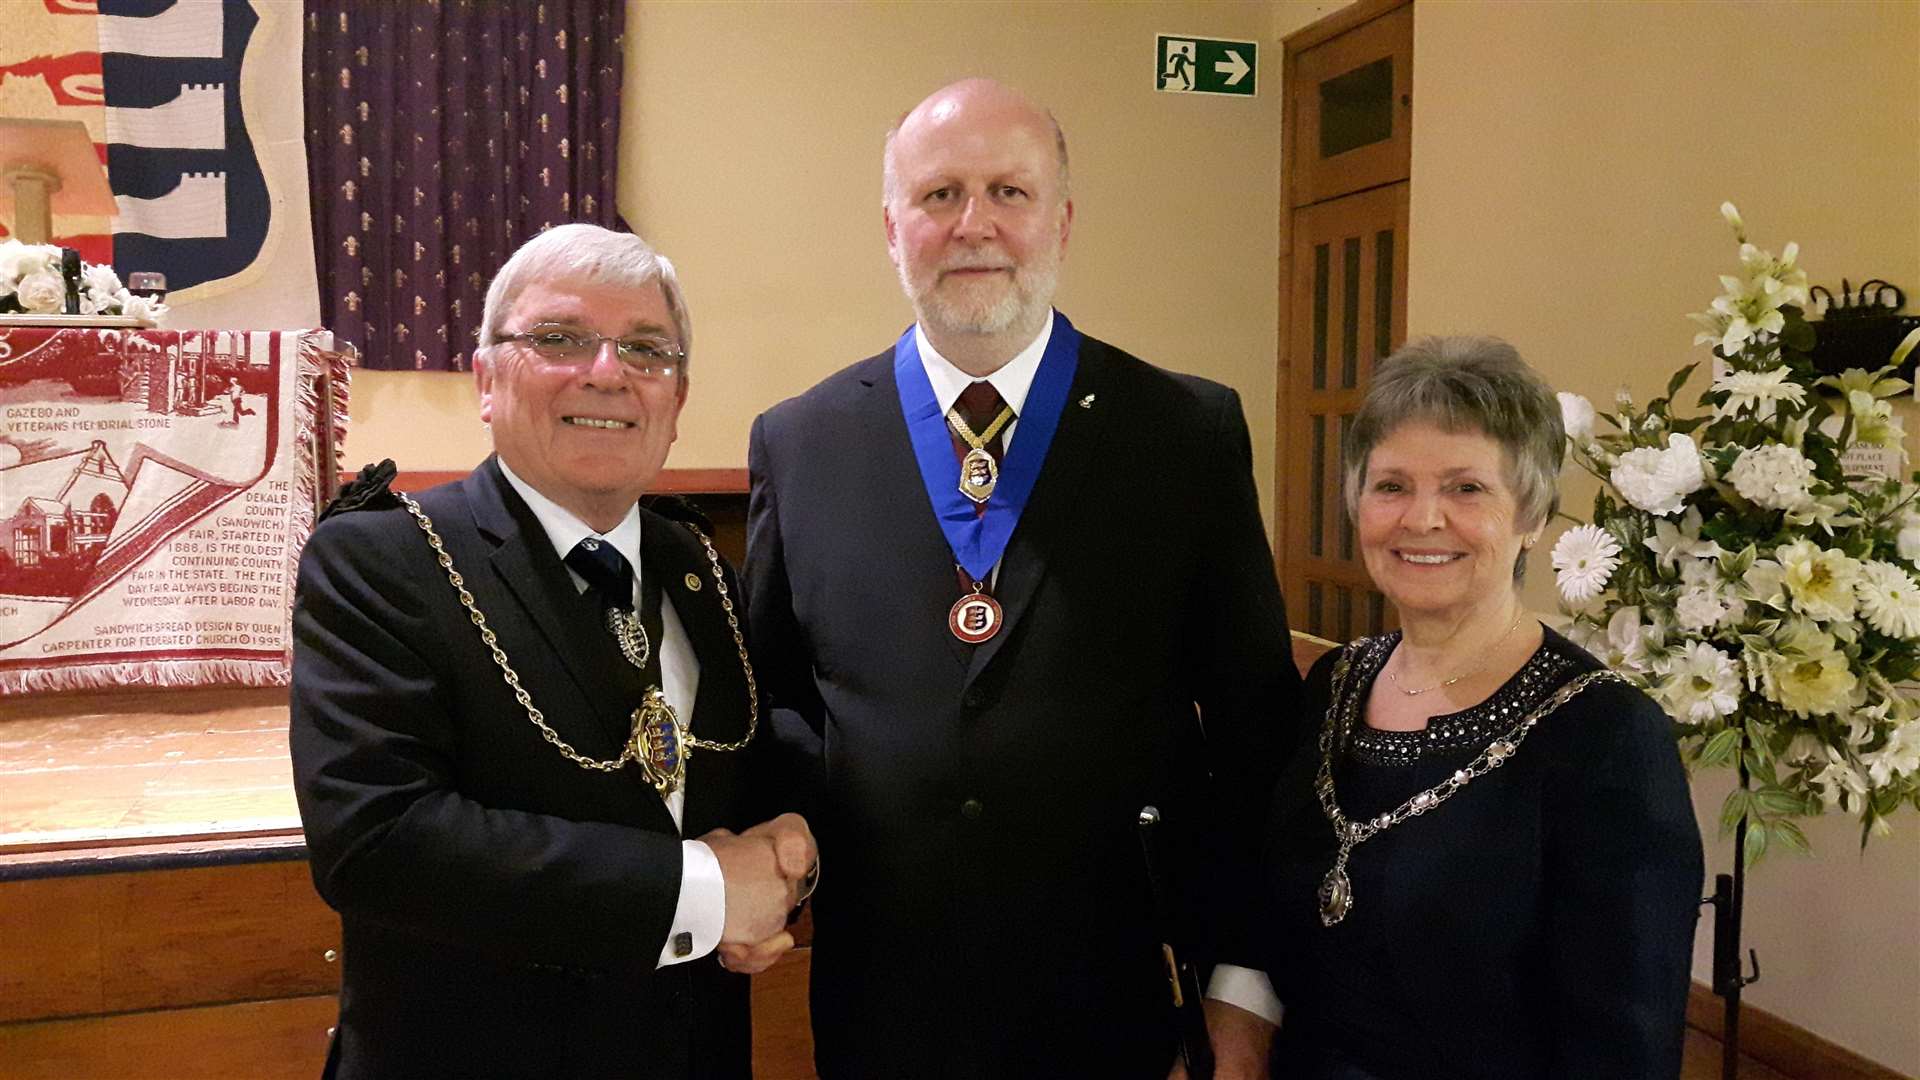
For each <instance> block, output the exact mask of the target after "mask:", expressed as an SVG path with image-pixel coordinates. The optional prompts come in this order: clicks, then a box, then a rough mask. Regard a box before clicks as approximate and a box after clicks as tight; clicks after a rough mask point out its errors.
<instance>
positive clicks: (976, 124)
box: [880, 78, 1068, 206]
mask: <svg viewBox="0 0 1920 1080" xmlns="http://www.w3.org/2000/svg"><path fill="white" fill-rule="evenodd" d="M962 132H965V133H969V134H975V135H976V137H980V138H994V137H996V136H998V137H1007V136H1017V135H1019V134H1024V133H1028V132H1039V133H1040V134H1041V135H1042V136H1043V137H1044V138H1045V139H1046V140H1047V141H1048V142H1051V143H1052V144H1053V153H1054V156H1055V158H1056V159H1057V161H1058V164H1059V172H1058V174H1057V186H1058V189H1059V198H1060V200H1061V201H1063V202H1064V201H1065V200H1066V199H1067V198H1068V187H1067V136H1066V133H1065V132H1063V131H1061V130H1060V123H1059V121H1057V120H1055V119H1054V118H1053V113H1051V112H1049V111H1047V110H1046V109H1043V108H1041V107H1040V106H1039V105H1038V104H1036V103H1035V102H1034V101H1033V100H1032V99H1031V98H1029V97H1027V96H1026V95H1025V94H1022V93H1021V92H1020V91H1018V90H1015V89H1013V88H1012V87H1010V86H1007V85H1005V84H1004V83H999V82H995V81H994V80H992V79H979V78H976V79H962V80H960V81H959V82H957V83H951V84H949V85H947V86H943V87H941V88H940V89H938V90H935V91H934V92H933V93H932V94H929V95H928V96H927V97H926V99H925V100H923V101H921V102H920V104H918V105H915V106H914V107H913V108H912V109H911V110H909V111H908V112H907V114H906V115H904V116H902V117H901V118H900V119H899V120H898V121H896V122H895V123H894V125H893V127H891V128H889V129H888V130H887V144H886V151H885V153H884V155H883V156H882V160H881V193H880V198H881V204H882V205H883V206H891V205H893V202H894V199H895V198H896V197H897V196H898V195H899V193H900V174H899V168H898V164H897V156H896V155H897V154H898V152H899V149H900V148H901V147H902V146H903V145H906V146H915V145H921V144H924V143H925V142H926V141H927V140H929V139H938V138H942V137H949V138H950V137H953V136H955V135H957V134H960V133H962Z"/></svg>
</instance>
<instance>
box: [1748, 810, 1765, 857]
mask: <svg viewBox="0 0 1920 1080" xmlns="http://www.w3.org/2000/svg"><path fill="white" fill-rule="evenodd" d="M1766 853H1767V827H1766V826H1765V825H1762V824H1761V823H1759V822H1757V821H1754V822H1749V823H1748V824H1747V847H1746V856H1747V866H1749V867H1751V866H1753V865H1754V864H1755V863H1757V862H1759V861H1760V858H1761V856H1763V855H1765V854H1766Z"/></svg>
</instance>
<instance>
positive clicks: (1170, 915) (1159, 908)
mask: <svg viewBox="0 0 1920 1080" xmlns="http://www.w3.org/2000/svg"><path fill="white" fill-rule="evenodd" d="M1138 824H1139V827H1140V854H1141V857H1142V858H1143V859H1145V860H1146V864H1147V884H1148V885H1149V886H1150V887H1151V889H1152V891H1153V906H1154V921H1155V922H1156V923H1157V924H1158V925H1159V927H1160V955H1161V957H1162V959H1163V960H1165V962H1166V965H1167V985H1168V989H1169V990H1170V991H1171V992H1172V997H1173V1015H1174V1022H1175V1025H1176V1027H1177V1029H1178V1031H1179V1034H1180V1057H1181V1059H1182V1060H1184V1061H1185V1062H1186V1065H1187V1076H1188V1077H1189V1078H1190V1080H1213V1041H1212V1040H1211V1039H1210V1038H1209V1037H1208V1035H1207V1015H1206V1012H1205V1010H1204V1008H1203V1007H1202V1005H1201V996H1200V976H1199V974H1198V973H1196V972H1195V971H1194V969H1193V961H1192V960H1191V959H1190V958H1188V957H1185V956H1182V955H1181V954H1180V953H1179V952H1177V951H1176V950H1175V949H1174V946H1173V941H1174V939H1175V938H1176V937H1178V936H1179V935H1178V934H1177V933H1176V932H1175V931H1176V927H1175V925H1174V922H1175V920H1174V906H1173V904H1172V902H1171V900H1170V899H1169V898H1168V896H1167V890H1166V887H1165V885H1164V883H1163V882H1162V881H1161V879H1160V873H1159V871H1158V870H1157V869H1156V867H1155V862H1154V857H1153V849H1154V836H1155V830H1156V828H1157V827H1158V826H1159V824H1160V811H1159V810H1158V809H1156V808H1154V807H1151V806H1143V807H1141V808H1140V818H1139V821H1138Z"/></svg>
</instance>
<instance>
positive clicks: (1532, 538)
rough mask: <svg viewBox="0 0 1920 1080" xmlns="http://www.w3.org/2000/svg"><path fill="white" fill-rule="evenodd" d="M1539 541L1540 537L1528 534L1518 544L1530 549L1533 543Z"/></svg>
mask: <svg viewBox="0 0 1920 1080" xmlns="http://www.w3.org/2000/svg"><path fill="white" fill-rule="evenodd" d="M1539 542H1540V538H1539V537H1538V536H1529V537H1527V538H1526V540H1524V541H1522V542H1521V545H1520V546H1521V547H1524V548H1526V549H1527V550H1528V551H1532V550H1533V545H1535V544H1537V543H1539Z"/></svg>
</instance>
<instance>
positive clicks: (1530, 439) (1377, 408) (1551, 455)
mask: <svg viewBox="0 0 1920 1080" xmlns="http://www.w3.org/2000/svg"><path fill="white" fill-rule="evenodd" d="M1413 421H1425V422H1427V423H1430V424H1433V425H1434V426H1436V427H1438V428H1440V429H1441V430H1442V431H1454V432H1478V433H1480V434H1484V435H1486V436H1488V437H1489V438H1491V439H1493V441H1494V442H1496V443H1498V444H1499V445H1500V448H1501V449H1502V450H1503V451H1504V452H1505V454H1506V459H1507V471H1508V477H1507V478H1508V480H1509V481H1510V482H1511V483H1512V485H1513V492H1514V501H1515V503H1516V504H1517V507H1518V517H1517V518H1516V520H1515V524H1516V525H1517V526H1519V528H1521V529H1522V530H1531V529H1537V528H1539V527H1540V526H1542V525H1545V524H1546V522H1547V519H1548V518H1550V517H1552V516H1553V513H1554V511H1556V510H1558V509H1559V508H1560V466H1561V464H1562V462H1564V461H1565V459H1566V452H1567V451H1566V446H1567V433H1566V426H1565V425H1564V423H1563V422H1562V421H1561V419H1560V403H1559V400H1558V399H1557V398H1556V397H1554V393H1553V389H1552V388H1551V387H1549V386H1548V385H1547V384H1546V383H1545V382H1544V381H1542V380H1541V378H1540V376H1538V375H1536V374H1534V371H1533V369H1532V368H1530V367H1528V366H1527V362H1526V361H1525V360H1522V359H1521V358H1520V354H1519V352H1517V351H1516V350H1515V349H1514V347H1513V346H1512V345H1509V344H1507V343H1506V342H1504V341H1502V340H1500V339H1499V338H1493V337H1424V338H1419V339H1417V340H1414V341H1409V342H1407V343H1406V344H1405V345H1402V346H1401V347H1400V348H1399V349H1398V350H1397V351H1395V352H1394V354H1393V355H1392V356H1389V357H1387V358H1386V359H1385V360H1383V361H1381V362H1380V364H1379V366H1378V367H1376V368H1375V369H1374V373H1373V382H1372V384H1371V385H1369V386H1368V387H1367V395H1366V399H1365V400H1364V401H1362V402H1361V404H1360V411H1359V412H1358V413H1357V414H1356V415H1355V416H1354V418H1353V423H1352V425H1351V426H1350V427H1349V428H1348V429H1347V438H1346V445H1345V446H1344V447H1342V457H1343V466H1342V467H1343V476H1342V478H1341V479H1342V485H1341V487H1342V493H1343V494H1344V495H1345V497H1346V502H1347V513H1348V514H1350V515H1356V516H1357V515H1358V512H1359V505H1360V485H1361V484H1362V482H1364V481H1365V479H1366V469H1367V459H1368V457H1369V456H1370V455H1372V453H1373V448H1374V447H1375V446H1378V445H1379V444H1380V442H1381V441H1382V440H1384V439H1385V438H1386V437H1387V436H1388V435H1390V434H1392V433H1393V431H1394V430H1395V429H1397V428H1399V427H1400V426H1401V425H1402V424H1406V423H1409V422H1413ZM1525 571H1526V550H1525V549H1524V548H1523V549H1521V552H1520V558H1519V560H1518V561H1517V562H1516V564H1515V566H1514V570H1513V576H1514V580H1515V581H1518V580H1520V578H1521V576H1522V575H1523V574H1524V573H1525Z"/></svg>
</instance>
